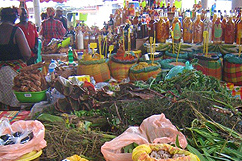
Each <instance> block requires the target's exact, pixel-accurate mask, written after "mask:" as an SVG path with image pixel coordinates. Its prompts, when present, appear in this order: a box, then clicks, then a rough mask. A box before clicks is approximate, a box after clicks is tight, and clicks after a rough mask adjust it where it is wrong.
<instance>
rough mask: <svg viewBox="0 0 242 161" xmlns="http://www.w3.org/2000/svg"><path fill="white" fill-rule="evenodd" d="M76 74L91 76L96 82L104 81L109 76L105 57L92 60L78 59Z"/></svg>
mask: <svg viewBox="0 0 242 161" xmlns="http://www.w3.org/2000/svg"><path fill="white" fill-rule="evenodd" d="M77 75H90V76H93V77H94V79H95V81H96V82H106V81H108V80H109V79H110V78H111V76H110V71H109V68H108V65H107V63H106V62H105V59H100V60H94V61H83V60H79V62H78V67H77Z"/></svg>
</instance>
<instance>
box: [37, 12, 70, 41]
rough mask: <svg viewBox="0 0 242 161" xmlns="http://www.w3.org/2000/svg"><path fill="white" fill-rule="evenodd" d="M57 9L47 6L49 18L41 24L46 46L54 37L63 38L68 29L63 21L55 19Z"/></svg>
mask: <svg viewBox="0 0 242 161" xmlns="http://www.w3.org/2000/svg"><path fill="white" fill-rule="evenodd" d="M54 16H55V9H54V8H53V7H48V8H47V17H48V18H47V19H46V20H44V21H43V22H42V24H41V30H40V33H39V34H40V35H42V36H43V46H46V45H47V44H48V43H49V42H50V41H51V39H52V38H56V39H63V37H64V35H65V33H66V29H65V28H64V26H63V24H62V22H60V21H59V20H56V19H54Z"/></svg>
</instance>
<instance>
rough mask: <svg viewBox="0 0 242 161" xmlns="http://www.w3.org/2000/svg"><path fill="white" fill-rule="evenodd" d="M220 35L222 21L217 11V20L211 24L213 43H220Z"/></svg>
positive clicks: (221, 32) (221, 33)
mask: <svg viewBox="0 0 242 161" xmlns="http://www.w3.org/2000/svg"><path fill="white" fill-rule="evenodd" d="M222 35H223V29H222V21H221V13H220V11H219V12H218V17H217V20H216V21H215V22H214V24H213V35H212V36H213V42H214V43H217V44H218V43H222Z"/></svg>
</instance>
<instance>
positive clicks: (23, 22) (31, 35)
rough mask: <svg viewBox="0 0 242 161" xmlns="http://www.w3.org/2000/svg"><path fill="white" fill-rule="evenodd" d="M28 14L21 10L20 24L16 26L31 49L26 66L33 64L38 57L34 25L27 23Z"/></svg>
mask: <svg viewBox="0 0 242 161" xmlns="http://www.w3.org/2000/svg"><path fill="white" fill-rule="evenodd" d="M28 17H29V16H28V13H27V10H26V9H25V8H21V12H20V22H19V23H18V24H16V26H18V27H20V28H21V29H22V30H23V32H24V35H25V37H26V39H27V41H28V44H29V47H30V49H31V58H30V59H29V60H28V61H27V65H31V64H34V63H35V62H36V59H37V56H38V33H37V28H36V26H35V24H33V23H32V22H30V21H28Z"/></svg>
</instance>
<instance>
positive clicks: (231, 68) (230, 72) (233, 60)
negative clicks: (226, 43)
mask: <svg viewBox="0 0 242 161" xmlns="http://www.w3.org/2000/svg"><path fill="white" fill-rule="evenodd" d="M223 78H224V81H226V82H229V83H233V84H234V85H236V86H242V57H238V56H236V55H231V54H228V55H225V57H224V68H223Z"/></svg>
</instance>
